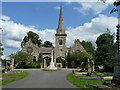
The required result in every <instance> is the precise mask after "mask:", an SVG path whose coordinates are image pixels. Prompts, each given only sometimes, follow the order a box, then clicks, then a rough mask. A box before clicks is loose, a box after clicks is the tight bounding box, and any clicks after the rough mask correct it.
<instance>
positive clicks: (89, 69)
mask: <svg viewBox="0 0 120 90" xmlns="http://www.w3.org/2000/svg"><path fill="white" fill-rule="evenodd" d="M88 73H91V67H90V60H89V58H88Z"/></svg>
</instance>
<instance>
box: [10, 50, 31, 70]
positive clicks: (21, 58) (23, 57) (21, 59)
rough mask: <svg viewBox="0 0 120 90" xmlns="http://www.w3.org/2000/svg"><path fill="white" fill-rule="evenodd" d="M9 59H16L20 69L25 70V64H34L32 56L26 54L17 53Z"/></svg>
mask: <svg viewBox="0 0 120 90" xmlns="http://www.w3.org/2000/svg"><path fill="white" fill-rule="evenodd" d="M9 57H10V59H12V58H14V59H15V64H17V66H18V67H19V68H23V67H24V65H25V64H29V63H30V62H32V56H31V55H30V54H28V53H24V52H17V53H15V54H11V55H9Z"/></svg>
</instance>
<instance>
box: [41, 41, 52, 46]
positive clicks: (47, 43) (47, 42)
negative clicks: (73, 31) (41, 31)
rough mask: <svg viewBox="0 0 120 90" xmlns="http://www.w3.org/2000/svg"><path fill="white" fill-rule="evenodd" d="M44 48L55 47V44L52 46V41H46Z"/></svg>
mask: <svg viewBox="0 0 120 90" xmlns="http://www.w3.org/2000/svg"><path fill="white" fill-rule="evenodd" d="M42 46H43V47H53V44H52V42H50V41H45V42H44V44H43V45H42Z"/></svg>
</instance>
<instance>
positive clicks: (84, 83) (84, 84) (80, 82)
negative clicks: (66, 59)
mask: <svg viewBox="0 0 120 90" xmlns="http://www.w3.org/2000/svg"><path fill="white" fill-rule="evenodd" d="M66 78H67V80H68V81H69V82H71V83H72V84H73V85H75V86H77V87H80V88H93V87H91V86H90V85H88V83H90V84H93V85H96V84H97V85H103V82H104V81H103V80H102V79H97V80H96V79H80V78H79V77H76V76H74V74H72V73H69V74H68V75H67V76H66Z"/></svg>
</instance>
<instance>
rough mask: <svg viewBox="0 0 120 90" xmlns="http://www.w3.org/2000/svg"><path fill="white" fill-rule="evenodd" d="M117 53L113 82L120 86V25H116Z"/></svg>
mask: <svg viewBox="0 0 120 90" xmlns="http://www.w3.org/2000/svg"><path fill="white" fill-rule="evenodd" d="M116 27H117V28H118V29H117V33H116V53H115V61H114V76H113V83H114V84H115V85H117V86H120V25H119V24H118V25H117V26H116Z"/></svg>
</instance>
